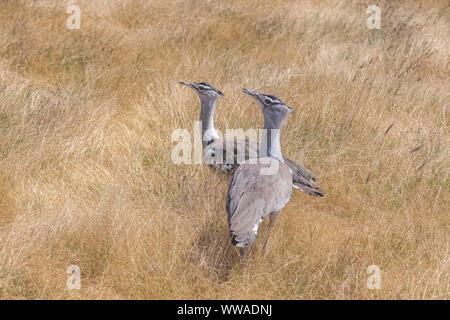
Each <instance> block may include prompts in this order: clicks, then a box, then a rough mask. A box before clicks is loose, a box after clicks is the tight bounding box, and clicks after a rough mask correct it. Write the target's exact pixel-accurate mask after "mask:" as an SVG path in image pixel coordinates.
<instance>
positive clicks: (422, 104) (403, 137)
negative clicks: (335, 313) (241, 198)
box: [0, 0, 450, 299]
mask: <svg viewBox="0 0 450 320" xmlns="http://www.w3.org/2000/svg"><path fill="white" fill-rule="evenodd" d="M75 3H76V4H77V5H79V6H80V8H81V14H82V16H81V17H82V21H81V29H80V30H69V29H68V28H67V27H66V20H67V18H68V17H69V14H67V13H66V6H67V4H69V2H68V1H56V0H54V1H52V0H41V1H25V0H3V1H0V298H2V299H17V298H26V299H116V298H121V299H127V298H133V299H144V298H146V299H181V298H192V299H197V298H203V299H208V298H211V299H218V298H220V299H231V298H235V299H240V298H249V299H254V298H261V299H266V298H272V299H413V298H418V299H448V298H449V297H450V279H449V273H450V272H449V240H450V238H449V235H450V233H449V226H450V223H449V222H450V216H449V212H450V197H449V191H450V184H449V159H450V148H449V146H450V134H449V109H448V107H449V93H450V85H449V81H448V79H449V78H450V71H449V53H450V37H449V26H450V8H449V6H448V2H447V1H377V4H378V5H379V6H380V8H381V29H380V30H376V29H374V30H370V29H368V28H367V26H366V19H367V18H368V14H367V13H366V8H367V6H368V5H371V4H374V3H372V2H370V1H339V4H337V1H320V2H319V1H313V0H310V1H281V0H280V1H278V0H272V1H256V0H249V1H244V0H233V1H208V0H206V1H205V0H203V1H199V0H188V1H181V0H175V1H163V0H154V1H143V0H142V1H140V0H124V1H97V0H91V1H87V0H84V1H81V0H80V1H76V2H75ZM181 80H185V81H207V82H210V83H211V84H212V85H214V86H216V87H217V88H218V89H220V90H222V91H223V92H224V93H225V97H224V98H223V99H221V100H219V102H218V105H217V108H216V126H217V127H218V128H219V129H220V130H222V132H224V130H225V129H226V128H259V127H260V126H261V125H262V115H261V112H260V110H258V107H257V106H256V105H255V103H254V102H253V101H251V99H249V98H248V97H246V96H244V95H243V94H242V93H241V88H242V87H248V88H251V89H254V90H257V91H261V92H266V93H272V94H275V95H277V96H279V97H280V98H281V99H283V100H284V101H286V102H287V103H288V104H289V105H290V106H292V107H293V108H294V109H295V112H294V114H293V115H292V116H290V118H289V119H288V121H287V123H286V125H285V126H284V128H283V132H282V147H283V151H284V153H285V154H286V155H288V156H289V157H290V158H291V159H293V160H296V161H298V162H301V163H302V164H304V165H305V166H306V167H307V168H309V169H311V170H312V171H313V172H315V173H316V174H317V175H318V176H319V177H320V186H321V187H322V188H323V190H325V191H326V193H327V197H325V198H313V197H310V196H308V195H306V194H302V193H299V192H294V194H293V197H292V199H291V201H290V202H289V203H288V205H287V206H286V207H285V209H284V210H283V211H282V213H281V215H280V218H279V219H278V221H277V225H276V226H275V228H274V230H273V233H272V240H271V245H270V250H269V251H268V253H267V254H263V253H262V250H261V241H258V240H257V242H256V243H255V246H254V248H253V254H252V256H251V257H250V258H249V260H248V261H247V263H246V264H242V263H240V262H239V260H238V259H237V255H236V252H235V250H234V248H233V247H232V246H231V244H230V241H229V238H228V231H227V223H226V212H225V196H226V189H227V184H228V181H229V180H228V179H227V178H226V177H223V176H217V175H215V174H214V173H213V172H211V171H210V170H208V169H207V168H206V167H205V166H204V165H203V166H202V165H180V166H177V165H174V164H173V163H172V162H171V160H170V150H171V148H172V147H173V146H174V143H173V142H171V140H170V136H171V133H172V131H173V130H174V129H176V128H187V129H189V130H190V131H191V132H192V130H193V122H194V121H195V120H197V119H198V116H199V112H200V111H199V105H198V98H197V97H196V96H195V94H194V93H193V92H191V91H189V90H188V89H187V88H186V87H182V86H180V85H179V84H178V81H181ZM265 228H266V223H264V224H263V226H262V227H261V230H260V235H261V234H264V232H265ZM72 264H75V265H78V266H79V267H80V269H81V274H82V280H81V281H82V282H81V286H82V288H81V290H68V289H67V287H66V280H67V277H68V275H67V273H66V269H67V267H68V266H69V265H72ZM373 264H374V265H377V266H379V267H380V269H381V272H382V273H381V276H382V278H381V279H382V284H381V286H382V288H381V289H380V290H369V289H368V288H367V287H366V280H367V278H368V276H369V275H368V274H367V273H366V269H367V267H368V266H369V265H373Z"/></svg>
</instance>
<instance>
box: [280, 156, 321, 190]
mask: <svg viewBox="0 0 450 320" xmlns="http://www.w3.org/2000/svg"><path fill="white" fill-rule="evenodd" d="M284 162H285V163H286V164H287V165H288V166H289V168H290V169H291V171H292V181H293V187H294V188H297V189H299V190H301V191H303V192H305V193H307V194H309V195H311V196H316V197H323V196H325V193H324V192H323V191H322V190H321V189H320V188H319V187H318V186H317V183H316V180H317V177H316V175H315V174H314V173H312V172H311V171H309V170H308V169H306V168H305V167H303V166H302V165H300V164H298V163H295V162H294V161H292V160H290V159H287V158H284Z"/></svg>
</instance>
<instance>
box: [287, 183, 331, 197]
mask: <svg viewBox="0 0 450 320" xmlns="http://www.w3.org/2000/svg"><path fill="white" fill-rule="evenodd" d="M292 186H293V187H294V188H296V189H299V190H300V191H303V192H304V193H306V194H309V195H310V196H314V197H325V195H326V194H325V192H323V191H322V190H321V189H320V188H319V187H317V186H316V187H315V188H310V187H308V186H305V185H303V184H300V183H294V184H293V185H292Z"/></svg>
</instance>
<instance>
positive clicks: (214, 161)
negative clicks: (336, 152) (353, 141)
mask: <svg viewBox="0 0 450 320" xmlns="http://www.w3.org/2000/svg"><path fill="white" fill-rule="evenodd" d="M180 84H184V85H186V86H188V87H190V88H192V89H194V91H195V92H196V93H197V94H198V96H199V97H200V101H201V112H200V121H201V122H202V132H201V136H202V137H203V138H202V139H203V144H202V145H203V158H204V161H205V162H206V163H207V164H208V165H209V166H210V167H211V168H212V169H213V170H215V171H217V172H222V173H225V174H234V172H235V171H236V170H237V168H238V167H239V165H240V164H241V161H239V160H240V159H238V150H245V157H244V160H248V159H251V158H255V157H258V156H259V144H258V143H257V142H256V141H249V140H248V139H236V140H235V141H234V143H233V142H231V145H232V147H233V148H232V149H230V150H233V151H232V154H227V147H226V146H227V143H230V141H227V140H226V139H222V138H220V136H219V135H218V133H217V131H216V130H215V128H214V108H215V102H216V100H217V98H218V97H219V96H223V93H222V92H221V91H219V90H217V89H216V88H214V87H213V86H212V85H210V84H208V83H206V82H199V83H190V82H184V81H183V82H180ZM284 162H285V163H286V165H287V166H289V168H290V169H291V171H292V177H293V187H294V188H296V189H299V190H301V191H303V192H305V193H307V194H309V195H312V196H321V197H322V196H324V195H325V193H324V192H323V191H322V190H321V189H320V188H319V187H318V186H317V182H316V180H317V179H316V176H315V175H314V174H313V173H312V172H310V171H309V170H307V169H306V168H304V167H303V166H301V165H299V164H297V163H296V162H294V161H292V160H290V159H287V158H284Z"/></svg>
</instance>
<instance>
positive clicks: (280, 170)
mask: <svg viewBox="0 0 450 320" xmlns="http://www.w3.org/2000/svg"><path fill="white" fill-rule="evenodd" d="M243 92H244V93H246V94H248V95H250V96H252V97H253V98H255V99H256V100H257V102H258V103H259V105H260V106H261V109H262V112H263V114H264V129H265V130H264V132H265V134H264V135H263V138H262V139H261V142H260V153H259V156H258V161H257V162H256V163H252V161H251V160H247V161H245V162H244V163H242V164H241V165H240V166H239V168H238V169H237V170H236V172H235V173H234V175H233V178H232V180H231V182H230V184H229V186H228V192H227V198H226V211H227V214H228V227H229V232H230V237H231V242H232V244H233V245H235V246H236V247H238V248H241V249H248V248H249V247H250V246H251V244H252V243H253V242H254V241H255V239H256V235H257V232H258V227H259V225H260V223H261V222H262V221H263V219H264V218H266V217H267V216H269V226H268V231H267V236H266V240H265V242H264V247H266V245H267V240H268V238H269V234H270V231H271V229H272V227H273V225H274V223H275V221H276V218H277V217H278V214H279V212H280V211H281V209H283V207H284V206H285V205H286V204H287V203H288V202H289V200H290V198H291V195H292V183H293V175H292V171H291V169H290V167H289V166H288V165H287V164H286V161H285V158H284V157H283V155H282V153H281V145H280V128H281V125H282V124H283V122H284V120H285V119H286V117H287V115H288V114H290V113H292V112H293V110H292V108H291V107H289V106H288V105H287V104H285V103H284V102H283V101H282V100H281V99H279V98H277V97H275V96H273V95H267V94H261V93H257V92H255V91H252V90H249V89H243ZM268 169H270V170H268Z"/></svg>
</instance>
